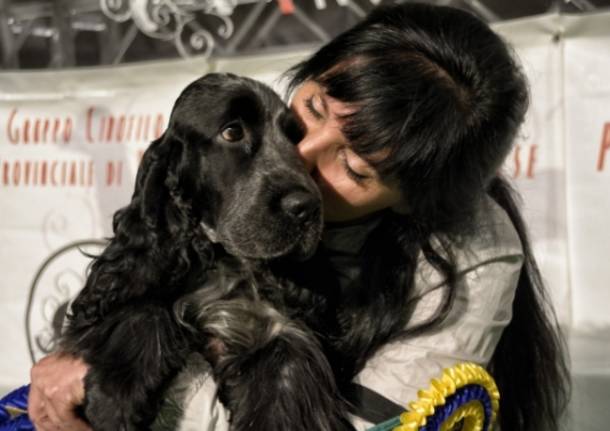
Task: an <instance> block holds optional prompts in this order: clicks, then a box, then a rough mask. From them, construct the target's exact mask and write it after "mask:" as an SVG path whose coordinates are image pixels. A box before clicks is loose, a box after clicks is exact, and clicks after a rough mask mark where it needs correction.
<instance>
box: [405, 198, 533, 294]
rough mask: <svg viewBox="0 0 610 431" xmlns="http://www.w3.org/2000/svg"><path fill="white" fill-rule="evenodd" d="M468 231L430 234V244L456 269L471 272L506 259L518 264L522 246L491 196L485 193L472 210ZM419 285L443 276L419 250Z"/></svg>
mask: <svg viewBox="0 0 610 431" xmlns="http://www.w3.org/2000/svg"><path fill="white" fill-rule="evenodd" d="M471 225H472V228H470V229H469V231H468V233H464V234H462V235H459V236H452V237H451V238H449V237H447V236H443V235H433V236H432V237H431V245H432V247H433V248H434V249H435V251H437V252H438V253H439V254H440V255H441V256H443V257H445V258H447V259H448V260H450V261H452V262H453V263H454V265H455V269H456V271H457V272H458V273H466V272H470V271H472V270H474V269H477V268H479V267H481V266H482V265H485V264H487V263H493V262H506V263H509V264H511V265H514V266H518V267H520V266H521V264H522V262H523V247H522V245H521V240H520V239H519V235H518V233H517V230H516V229H515V226H514V225H513V223H512V221H511V220H510V217H509V216H508V214H507V212H506V211H505V210H504V209H503V208H502V207H501V206H500V205H498V204H497V203H496V202H495V201H494V200H493V199H491V198H489V197H486V198H485V199H484V200H483V201H482V202H481V203H480V204H479V205H478V207H477V209H476V211H475V212H474V213H473V220H472V224H471ZM417 272H418V274H417V278H418V280H417V281H418V283H417V284H419V285H420V286H428V287H430V286H434V285H437V284H441V283H442V280H443V277H442V276H441V274H439V273H438V271H437V270H436V269H435V268H434V267H433V266H432V265H431V264H430V263H429V262H428V261H427V260H426V258H425V257H424V256H423V254H420V257H419V263H418V271H417Z"/></svg>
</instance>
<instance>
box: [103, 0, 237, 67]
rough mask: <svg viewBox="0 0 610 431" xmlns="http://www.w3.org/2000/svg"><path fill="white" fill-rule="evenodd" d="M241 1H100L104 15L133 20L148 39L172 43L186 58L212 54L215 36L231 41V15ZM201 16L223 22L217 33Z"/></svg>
mask: <svg viewBox="0 0 610 431" xmlns="http://www.w3.org/2000/svg"><path fill="white" fill-rule="evenodd" d="M237 4H238V0H100V7H101V9H102V11H103V12H104V14H105V15H106V16H107V17H108V18H110V19H112V20H114V21H117V22H125V21H128V20H130V19H131V20H133V22H134V24H135V25H136V26H137V28H138V29H139V30H140V31H141V32H142V33H144V34H146V35H147V36H149V37H153V38H156V39H161V40H166V41H173V43H174V45H175V46H176V49H177V50H178V52H179V53H180V55H181V56H183V57H192V56H194V55H201V56H203V57H205V58H207V57H209V56H210V55H211V54H212V51H213V49H214V46H215V43H216V39H215V36H217V37H219V38H222V39H228V38H229V37H231V35H232V34H233V30H234V26H233V21H232V19H231V17H230V16H231V14H232V13H233V10H234V9H235V7H236V6H237ZM201 14H205V15H209V16H213V17H215V18H218V19H219V20H220V25H219V27H218V28H217V29H216V30H215V32H214V33H215V34H214V33H213V32H212V31H210V30H208V29H207V28H205V27H204V26H203V25H202V23H201V21H200V20H199V19H198V18H199V17H200V16H201Z"/></svg>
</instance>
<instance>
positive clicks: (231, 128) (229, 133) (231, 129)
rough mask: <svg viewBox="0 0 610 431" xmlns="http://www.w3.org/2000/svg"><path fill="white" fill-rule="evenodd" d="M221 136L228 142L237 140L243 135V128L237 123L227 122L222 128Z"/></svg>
mask: <svg viewBox="0 0 610 431" xmlns="http://www.w3.org/2000/svg"><path fill="white" fill-rule="evenodd" d="M222 137H223V138H224V139H226V140H227V141H229V142H235V141H239V140H240V139H242V138H243V137H244V129H243V127H241V126H240V125H239V124H229V125H228V126H227V127H225V128H224V129H223V130H222Z"/></svg>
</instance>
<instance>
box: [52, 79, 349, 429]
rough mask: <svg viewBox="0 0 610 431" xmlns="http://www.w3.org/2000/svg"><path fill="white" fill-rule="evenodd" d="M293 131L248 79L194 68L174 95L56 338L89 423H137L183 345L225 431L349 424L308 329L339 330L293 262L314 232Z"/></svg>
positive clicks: (327, 301)
mask: <svg viewBox="0 0 610 431" xmlns="http://www.w3.org/2000/svg"><path fill="white" fill-rule="evenodd" d="M298 133H299V132H298V126H297V125H296V124H295V120H294V118H293V117H292V116H291V114H290V111H289V110H288V109H287V108H286V106H285V105H284V104H283V103H282V102H281V100H280V99H279V97H278V96H276V95H275V93H273V91H272V90H270V89H269V88H267V87H265V86H264V85H262V84H260V83H258V82H255V81H252V80H249V79H246V78H239V77H236V76H234V75H229V74H222V75H221V74H210V75H206V76H204V77H203V78H200V79H199V80H197V81H195V82H193V83H192V84H190V85H189V86H188V87H187V88H186V89H185V90H184V91H183V92H182V94H181V95H180V97H179V98H178V99H177V101H176V104H175V106H174V109H173V111H172V115H171V118H170V123H169V125H168V129H167V131H166V132H165V133H164V135H163V136H162V137H161V138H159V139H157V140H156V141H154V142H153V143H152V144H151V145H150V147H149V148H148V149H147V151H146V152H145V154H144V156H143V159H142V162H141V165H140V168H139V170H138V173H137V178H136V185H135V191H134V194H133V197H132V200H131V202H130V204H129V205H128V206H126V207H125V208H123V209H121V210H119V211H117V212H116V214H115V215H114V219H113V230H114V236H113V237H112V238H111V240H110V242H109V244H108V246H107V247H106V249H105V250H104V251H103V252H102V254H101V255H100V256H97V257H96V258H95V259H94V261H93V263H92V265H91V268H90V273H89V276H88V279H87V281H86V285H85V287H84V289H83V290H82V292H81V293H80V294H79V295H78V297H77V298H76V299H75V301H74V302H73V304H72V307H71V311H70V314H69V319H68V325H67V328H66V331H65V333H64V335H63V338H62V340H61V350H62V351H64V352H68V353H71V354H75V355H78V356H80V357H82V358H84V360H85V361H86V362H87V363H88V364H90V371H89V372H88V374H87V376H86V378H85V389H86V399H85V403H84V407H83V414H84V415H85V417H86V418H87V419H88V420H89V421H90V423H91V424H92V426H93V428H94V429H95V430H112V431H117V430H145V429H148V428H149V426H150V424H151V422H152V420H153V419H154V417H155V415H156V413H157V411H158V409H159V406H160V403H161V402H162V398H163V392H164V390H165V389H166V387H167V385H168V383H169V382H170V380H171V379H172V378H173V377H174V376H175V375H176V373H177V372H178V371H179V370H180V369H181V368H182V367H183V366H184V363H185V359H186V357H187V356H188V355H189V354H190V353H191V352H193V351H199V352H201V353H202V354H204V355H205V357H206V359H207V360H208V361H209V362H210V363H211V365H212V369H213V373H214V377H215V380H216V382H217V384H218V387H219V397H220V399H221V401H222V402H223V403H224V404H225V406H226V407H227V408H228V409H229V410H230V412H231V429H233V430H245V429H249V430H266V431H272V430H285V429H292V430H343V429H350V425H349V424H348V421H347V419H346V413H345V408H344V403H343V401H341V399H340V396H339V395H338V393H337V387H336V384H335V379H334V377H333V371H332V369H331V367H330V365H329V361H328V359H327V357H328V356H327V355H326V349H325V346H326V345H327V344H328V343H327V340H326V338H325V337H322V336H321V333H322V328H324V330H326V331H327V330H328V328H332V327H333V325H336V323H335V322H334V321H333V317H332V315H333V313H332V312H331V311H330V310H331V309H332V301H333V299H332V295H333V293H332V292H334V290H333V286H330V285H328V283H330V282H328V281H326V282H325V283H326V284H327V285H324V284H317V282H316V283H312V282H311V280H310V281H308V280H306V279H296V277H295V276H293V275H292V272H291V270H290V268H291V267H295V266H297V264H295V263H294V262H296V261H299V260H303V259H305V258H308V257H310V256H311V255H312V254H313V252H314V250H315V248H316V244H317V241H318V240H319V236H320V234H321V229H322V221H321V211H320V196H319V192H318V191H317V189H316V187H315V185H314V183H313V182H312V180H311V178H310V177H309V175H308V173H307V172H306V171H305V170H304V167H303V166H302V163H301V162H300V161H299V159H298V156H297V154H296V151H295V150H294V148H291V147H293V146H294V143H295V142H296V141H298V139H299V136H298ZM280 261H281V262H283V264H281V263H280ZM308 264H310V265H311V263H308ZM322 292H324V294H323V293H322Z"/></svg>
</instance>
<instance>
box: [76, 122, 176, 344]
mask: <svg viewBox="0 0 610 431" xmlns="http://www.w3.org/2000/svg"><path fill="white" fill-rule="evenodd" d="M166 136H167V132H166V134H165V135H163V136H162V137H160V138H159V139H157V140H156V141H154V142H153V143H152V144H151V145H150V146H149V148H148V149H147V150H146V151H145V153H144V155H143V157H142V161H141V163H140V167H139V169H138V173H137V176H136V184H135V191H134V193H133V196H132V199H131V202H130V203H129V205H127V206H126V207H123V208H121V209H120V210H118V211H117V212H116V213H115V214H114V218H113V230H114V237H113V238H112V239H111V241H110V243H109V244H108V246H107V247H106V248H105V249H104V251H103V252H102V254H101V255H99V256H97V257H96V258H95V260H94V261H93V263H92V265H91V267H90V272H89V276H88V277H87V281H86V283H85V287H84V288H83V290H82V291H81V292H80V294H79V295H78V296H77V298H76V299H75V300H74V302H73V303H72V307H71V313H70V314H71V323H72V324H71V325H70V326H71V327H72V328H73V329H75V330H78V328H81V329H83V328H86V327H89V326H91V325H94V324H95V322H97V321H99V320H100V319H102V318H103V317H104V316H105V315H107V313H109V312H110V311H111V310H113V309H114V308H115V307H116V306H120V305H122V304H124V303H126V302H127V301H129V300H131V299H133V298H136V297H141V296H142V295H145V294H146V292H147V291H150V290H151V289H156V288H159V285H160V283H163V281H164V278H163V270H164V268H163V266H162V265H160V264H159V262H160V261H163V260H164V258H165V257H166V256H167V254H166V251H165V250H164V247H163V244H162V241H163V239H164V238H167V235H164V234H163V233H161V232H160V229H162V226H165V222H164V220H163V219H162V218H163V217H164V213H165V211H167V206H168V205H171V198H170V194H169V191H168V189H167V186H166V185H165V180H166V177H167V175H168V165H169V164H170V159H171V158H170V152H171V148H170V146H171V145H170V143H169V142H168V141H167V137H166ZM168 264H169V262H168ZM69 329H70V328H69ZM74 335H76V334H74Z"/></svg>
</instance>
